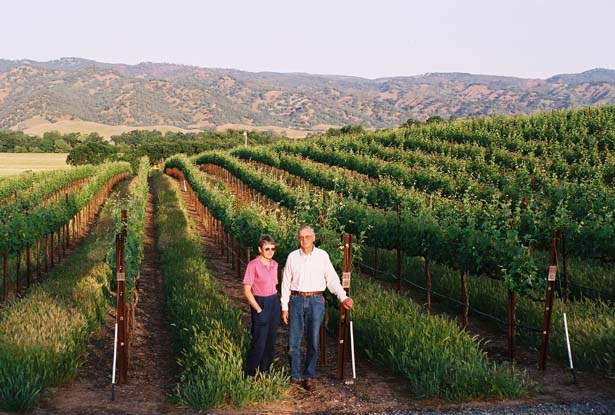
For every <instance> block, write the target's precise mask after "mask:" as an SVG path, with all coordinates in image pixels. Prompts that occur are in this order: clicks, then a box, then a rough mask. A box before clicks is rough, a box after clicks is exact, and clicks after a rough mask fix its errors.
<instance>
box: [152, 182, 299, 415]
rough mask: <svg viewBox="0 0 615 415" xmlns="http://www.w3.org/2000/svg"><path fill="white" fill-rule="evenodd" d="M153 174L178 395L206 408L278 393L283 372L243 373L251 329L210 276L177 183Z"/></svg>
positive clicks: (284, 385)
mask: <svg viewBox="0 0 615 415" xmlns="http://www.w3.org/2000/svg"><path fill="white" fill-rule="evenodd" d="M153 179H154V183H155V189H156V191H155V193H156V198H157V203H156V206H157V211H156V219H157V232H156V234H157V246H158V249H159V252H160V267H161V272H162V275H163V281H164V282H163V289H164V293H165V305H166V307H167V311H168V315H169V319H170V320H171V321H173V330H174V332H175V334H174V341H175V345H176V349H177V351H178V354H179V355H180V358H179V364H180V366H181V371H182V373H181V377H180V381H179V384H178V385H177V390H176V396H177V400H178V401H179V402H180V403H182V404H184V405H187V406H191V407H194V408H210V407H219V406H224V405H233V406H235V407H243V406H245V405H246V404H249V403H252V402H262V401H271V400H274V399H277V398H279V397H280V396H281V395H282V394H283V393H284V392H285V391H286V390H287V388H288V376H287V374H286V372H284V371H276V370H274V371H272V372H271V373H270V374H269V375H267V376H262V375H261V376H257V377H255V378H250V377H245V376H244V374H243V360H244V356H245V353H246V351H247V347H248V344H249V334H248V331H247V330H246V328H245V327H243V325H242V323H241V309H240V308H239V307H238V306H236V305H234V304H233V303H232V302H231V301H230V300H229V299H228V298H227V297H225V296H224V295H223V294H222V289H221V288H220V287H219V286H218V285H217V282H216V281H215V280H214V279H213V278H212V277H211V274H210V272H209V270H208V269H207V265H206V264H205V261H204V260H203V248H202V245H201V240H200V237H199V235H198V233H197V231H196V229H195V226H194V223H192V222H191V221H189V220H188V218H187V214H186V211H185V207H184V206H183V202H182V200H181V198H180V197H178V188H177V185H176V184H175V183H172V182H171V181H170V179H169V178H168V177H163V176H161V174H160V173H156V174H154V176H153Z"/></svg>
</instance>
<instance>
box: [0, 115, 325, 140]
mask: <svg viewBox="0 0 615 415" xmlns="http://www.w3.org/2000/svg"><path fill="white" fill-rule="evenodd" d="M192 127H193V128H190V129H186V128H179V127H174V126H172V125H147V126H132V125H107V124H100V123H96V122H90V121H82V120H69V119H61V120H58V121H57V122H49V121H48V120H47V119H45V118H44V117H41V116H35V117H32V118H30V119H28V120H25V121H22V122H20V123H19V124H17V125H15V126H13V127H11V129H12V130H20V131H23V132H24V133H26V134H29V135H34V136H39V137H40V136H42V135H43V134H44V133H45V132H47V131H57V132H59V133H60V134H68V133H84V134H89V133H92V132H96V133H98V134H100V135H101V136H102V137H104V138H105V139H107V140H110V139H111V136H112V135H120V134H122V133H125V132H128V131H132V130H158V131H161V132H163V133H164V132H167V131H176V132H183V133H188V132H196V133H198V132H199V131H203V128H211V127H212V125H194V126H192ZM323 127H324V126H317V127H315V128H314V131H309V130H295V129H292V128H284V127H277V126H273V125H264V126H253V125H245V124H224V125H219V126H217V127H215V130H216V131H224V130H226V129H229V128H232V129H235V130H247V131H274V132H276V133H278V134H285V135H286V136H287V137H289V138H304V137H306V136H307V135H308V134H309V133H314V132H321V131H322V130H323ZM324 129H326V128H324Z"/></svg>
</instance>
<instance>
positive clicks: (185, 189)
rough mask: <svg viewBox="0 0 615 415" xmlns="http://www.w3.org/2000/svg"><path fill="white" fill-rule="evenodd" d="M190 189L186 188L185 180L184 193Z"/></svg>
mask: <svg viewBox="0 0 615 415" xmlns="http://www.w3.org/2000/svg"><path fill="white" fill-rule="evenodd" d="M187 191H188V189H187V188H186V181H185V180H184V192H187Z"/></svg>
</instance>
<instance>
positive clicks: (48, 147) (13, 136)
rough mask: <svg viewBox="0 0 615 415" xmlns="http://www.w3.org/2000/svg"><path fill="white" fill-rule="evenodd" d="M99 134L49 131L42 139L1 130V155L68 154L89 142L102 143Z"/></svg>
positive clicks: (19, 132)
mask: <svg viewBox="0 0 615 415" xmlns="http://www.w3.org/2000/svg"><path fill="white" fill-rule="evenodd" d="M101 141H103V138H102V137H101V136H100V135H99V134H98V133H90V134H83V133H68V134H60V133H59V132H57V131H49V132H46V133H44V134H43V136H42V137H37V136H32V135H27V134H25V133H23V132H22V131H2V130H0V152H1V153H68V152H69V151H71V150H72V149H73V148H75V147H77V146H80V145H82V144H85V143H88V142H101Z"/></svg>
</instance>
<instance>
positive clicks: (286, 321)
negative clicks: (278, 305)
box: [282, 310, 288, 324]
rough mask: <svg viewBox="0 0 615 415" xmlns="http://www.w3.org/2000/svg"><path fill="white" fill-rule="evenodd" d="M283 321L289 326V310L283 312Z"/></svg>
mask: <svg viewBox="0 0 615 415" xmlns="http://www.w3.org/2000/svg"><path fill="white" fill-rule="evenodd" d="M282 321H283V322H284V324H288V310H287V311H282Z"/></svg>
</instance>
